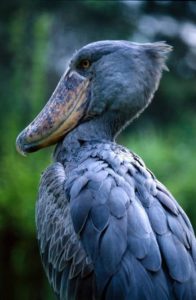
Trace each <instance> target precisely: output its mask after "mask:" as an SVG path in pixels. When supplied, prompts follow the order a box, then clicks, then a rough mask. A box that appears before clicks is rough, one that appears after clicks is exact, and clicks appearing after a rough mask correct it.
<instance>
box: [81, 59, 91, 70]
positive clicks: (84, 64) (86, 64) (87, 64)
mask: <svg viewBox="0 0 196 300" xmlns="http://www.w3.org/2000/svg"><path fill="white" fill-rule="evenodd" d="M90 65H91V64H90V61H89V60H88V59H83V60H82V61H81V62H80V67H81V68H83V69H88V68H89V67H90Z"/></svg>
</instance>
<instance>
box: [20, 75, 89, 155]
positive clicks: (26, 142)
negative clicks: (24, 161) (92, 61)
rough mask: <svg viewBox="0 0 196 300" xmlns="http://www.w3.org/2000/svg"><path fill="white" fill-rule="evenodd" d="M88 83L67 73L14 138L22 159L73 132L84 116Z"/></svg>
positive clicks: (77, 76)
mask: <svg viewBox="0 0 196 300" xmlns="http://www.w3.org/2000/svg"><path fill="white" fill-rule="evenodd" d="M89 82H90V80H89V79H87V78H85V77H83V76H80V75H79V74H78V73H76V72H70V71H69V70H68V72H67V73H65V75H63V76H62V78H61V79H60V82H59V84H58V85H57V87H56V89H55V91H54V93H53V94H52V96H51V98H50V99H49V101H48V102H47V104H46V105H45V107H44V108H43V110H42V111H41V112H40V113H39V115H38V116H37V117H36V118H35V119H34V120H33V121H32V123H30V124H29V125H28V126H27V127H26V128H25V129H24V130H23V131H22V132H21V133H20V134H19V136H18V137H17V140H16V148H17V151H18V152H19V153H21V154H23V155H24V154H25V153H29V152H34V151H37V150H39V149H41V148H44V147H47V146H49V145H52V144H55V143H57V142H58V141H59V140H60V139H61V138H62V137H63V136H64V135H65V134H66V133H68V132H69V131H70V130H71V129H73V128H74V127H75V126H76V125H77V124H78V123H79V121H80V120H81V119H82V118H83V117H84V116H85V111H86V108H87V105H88V98H89Z"/></svg>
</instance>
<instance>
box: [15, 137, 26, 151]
mask: <svg viewBox="0 0 196 300" xmlns="http://www.w3.org/2000/svg"><path fill="white" fill-rule="evenodd" d="M25 148H26V147H25V144H24V143H23V134H22V133H21V134H19V136H18V137H17V139H16V150H17V152H18V153H20V154H21V155H22V156H27V151H25Z"/></svg>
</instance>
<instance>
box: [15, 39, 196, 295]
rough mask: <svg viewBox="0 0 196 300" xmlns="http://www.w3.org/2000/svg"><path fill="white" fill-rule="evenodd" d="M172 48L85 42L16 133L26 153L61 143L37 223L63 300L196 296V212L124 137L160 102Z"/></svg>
mask: <svg viewBox="0 0 196 300" xmlns="http://www.w3.org/2000/svg"><path fill="white" fill-rule="evenodd" d="M170 50H171V47H170V46H168V45H167V44H166V43H164V42H157V43H147V44H136V43H131V42H128V41H100V42H95V43H91V44H89V45H87V46H84V47H83V48H81V49H80V50H79V51H78V52H77V53H76V54H75V55H74V56H73V57H72V59H71V60H70V64H69V67H68V69H67V70H66V72H65V73H64V75H63V76H62V78H61V79H60V82H59V83H58V85H57V87H56V89H55V91H54V93H53V94H52V96H51V98H50V100H49V102H48V103H47V104H46V106H45V107H44V108H43V110H42V111H41V112H40V113H39V115H38V116H37V117H36V118H35V120H34V121H33V122H32V123H31V124H30V125H29V126H28V127H27V128H25V129H24V130H23V131H22V133H20V135H19V136H18V138H17V149H18V151H19V152H20V153H22V154H24V153H29V152H33V151H37V150H39V149H41V148H43V147H47V146H49V145H51V144H57V145H56V149H55V151H54V162H53V163H52V164H51V165H50V166H49V167H48V168H47V169H46V171H45V172H44V173H43V175H42V178H41V183H40V188H39V197H38V201H37V205H36V224H37V237H38V242H39V248H40V253H41V258H42V262H43V266H44V269H45V272H46V274H47V277H48V280H49V283H50V285H51V286H52V288H53V290H54V292H55V294H56V295H57V298H58V299H60V300H76V299H79V300H98V299H99V300H103V299H104V300H144V299H145V300H157V299H159V300H163V299H164V300H166V299H170V300H171V299H179V300H182V299H184V300H188V299H189V300H194V299H196V241H195V236H194V232H193V228H192V226H191V224H190V221H189V219H188V217H187V216H186V214H185V212H184V211H183V209H182V208H181V207H180V206H179V204H178V203H177V201H176V200H175V199H174V197H173V196H172V195H171V193H170V192H169V191H168V190H167V189H166V188H165V187H164V185H162V184H161V183H160V182H159V181H158V180H157V179H156V177H155V176H154V175H153V174H152V172H150V171H149V170H148V169H147V168H146V166H145V164H144V162H143V161H142V160H141V158H139V157H138V156H137V155H136V154H134V153H133V152H130V151H129V150H128V149H126V148H125V147H123V146H121V145H118V144H116V143H115V137H116V136H117V135H118V133H119V132H120V131H121V130H122V128H124V127H125V126H126V125H127V124H129V122H130V121H132V120H133V119H134V118H136V117H138V116H139V114H140V113H141V112H142V111H143V110H144V109H145V108H146V107H147V106H148V104H149V103H150V102H151V100H152V97H153V95H154V93H155V91H156V90H157V88H158V84H159V81H160V78H161V74H162V71H163V70H164V69H166V65H165V59H166V57H167V54H168V53H169V52H170ZM149 143H150V140H149Z"/></svg>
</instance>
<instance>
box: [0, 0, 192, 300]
mask: <svg viewBox="0 0 196 300" xmlns="http://www.w3.org/2000/svg"><path fill="white" fill-rule="evenodd" d="M3 3H4V4H3ZM3 3H1V7H0V39H1V46H0V95H1V97H0V130H1V141H0V170H1V177H0V297H1V299H3V300H4V299H5V300H15V299H20V300H26V299H33V300H44V299H47V300H52V299H54V296H53V294H52V291H51V289H50V288H49V286H48V283H47V280H46V278H45V275H44V272H43V270H42V266H41V262H40V258H39V253H38V247H37V242H36V233H35V221H34V207H35V201H36V197H37V190H38V182H39V177H40V173H41V172H42V170H44V168H45V167H46V166H47V165H48V164H49V163H50V161H51V152H52V149H51V148H50V149H46V150H43V151H41V152H38V153H35V154H32V155H29V156H28V157H27V158H24V157H21V156H20V155H19V154H18V153H17V152H16V150H15V139H16V136H17V134H18V133H19V132H20V131H21V130H22V129H23V128H24V127H25V126H26V125H27V124H28V123H29V122H30V121H31V120H32V119H33V118H34V117H35V115H36V114H37V113H38V112H39V111H40V109H41V108H42V106H43V105H44V103H45V102H46V101H47V99H48V98H49V96H50V94H51V93H52V91H53V90H54V88H55V85H56V84H57V82H58V79H59V78H60V75H61V74H62V73H63V71H64V70H65V68H66V64H67V60H68V58H69V57H70V55H71V54H72V53H73V52H74V51H75V50H76V49H78V48H80V47H81V46H83V45H85V44H86V43H88V42H92V41H96V40H101V39H127V40H132V41H135V42H149V41H150V42H152V41H159V40H165V41H167V42H168V43H169V44H171V45H172V46H173V47H174V51H173V53H172V54H171V55H170V58H169V60H168V67H169V69H170V72H164V74H163V79H162V81H161V85H160V88H159V90H158V92H157V93H156V95H155V99H154V101H153V103H152V104H151V106H150V107H149V108H148V109H147V110H146V111H145V113H144V114H143V115H142V116H141V117H140V118H139V120H136V121H135V122H134V123H133V124H131V125H130V126H129V128H128V129H127V130H126V131H125V132H124V133H123V134H122V135H121V137H120V138H119V142H120V143H123V144H124V145H126V146H128V147H129V148H130V149H132V150H133V151H135V152H137V153H138V154H139V155H140V156H141V157H142V158H143V159H144V161H145V163H146V164H147V166H148V167H149V168H150V169H151V170H152V171H153V172H154V173H155V174H156V176H157V177H158V178H159V180H161V181H162V182H163V183H164V184H165V185H166V186H167V187H168V188H169V189H170V191H171V192H172V193H173V194H174V196H175V197H176V199H177V200H178V201H179V203H180V204H181V205H182V206H183V208H184V209H185V211H186V212H187V214H188V215H189V217H190V218H191V222H192V223H193V225H194V227H195V228H196V183H195V177H196V159H195V148H196V143H195V132H196V118H195V109H196V2H195V1H121V2H120V1H80V2H79V1H49V0H48V1H43V0H34V1H25V0H24V1H14V0H10V1H4V2H3Z"/></svg>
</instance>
